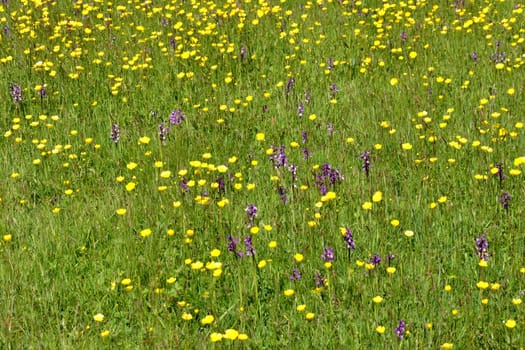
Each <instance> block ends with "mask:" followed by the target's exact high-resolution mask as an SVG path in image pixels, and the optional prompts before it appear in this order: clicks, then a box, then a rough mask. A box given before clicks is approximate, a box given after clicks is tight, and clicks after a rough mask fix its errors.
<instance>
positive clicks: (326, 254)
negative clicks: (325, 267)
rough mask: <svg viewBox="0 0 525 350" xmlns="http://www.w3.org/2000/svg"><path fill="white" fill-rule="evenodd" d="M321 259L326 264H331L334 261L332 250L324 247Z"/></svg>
mask: <svg viewBox="0 0 525 350" xmlns="http://www.w3.org/2000/svg"><path fill="white" fill-rule="evenodd" d="M321 259H323V260H324V261H326V262H333V261H334V259H335V255H334V248H332V247H324V248H323V254H321Z"/></svg>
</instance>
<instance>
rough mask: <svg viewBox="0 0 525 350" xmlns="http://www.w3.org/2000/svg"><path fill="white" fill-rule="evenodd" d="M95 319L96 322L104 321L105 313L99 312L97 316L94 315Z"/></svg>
mask: <svg viewBox="0 0 525 350" xmlns="http://www.w3.org/2000/svg"><path fill="white" fill-rule="evenodd" d="M93 319H94V320H95V322H102V321H104V315H103V314H100V313H98V314H96V315H95V316H93Z"/></svg>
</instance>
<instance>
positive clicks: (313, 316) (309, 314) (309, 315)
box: [304, 312, 315, 321]
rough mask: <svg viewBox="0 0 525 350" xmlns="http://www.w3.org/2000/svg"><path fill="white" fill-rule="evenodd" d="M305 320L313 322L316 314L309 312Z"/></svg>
mask: <svg viewBox="0 0 525 350" xmlns="http://www.w3.org/2000/svg"><path fill="white" fill-rule="evenodd" d="M304 318H305V319H306V320H308V321H311V320H313V319H314V318H315V314H314V313H313V312H308V313H307V314H306V315H305V316H304Z"/></svg>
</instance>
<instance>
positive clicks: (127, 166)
mask: <svg viewBox="0 0 525 350" xmlns="http://www.w3.org/2000/svg"><path fill="white" fill-rule="evenodd" d="M137 166H138V164H137V163H135V162H129V163H128V164H126V168H128V169H129V170H133V169H135V168H136V167H137Z"/></svg>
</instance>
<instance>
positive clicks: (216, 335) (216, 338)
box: [190, 315, 223, 343]
mask: <svg viewBox="0 0 525 350" xmlns="http://www.w3.org/2000/svg"><path fill="white" fill-rule="evenodd" d="M190 316H191V315H190ZM222 337H223V335H222V334H221V333H217V332H213V333H211V334H210V340H211V342H212V343H216V342H218V341H221V340H222Z"/></svg>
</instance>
